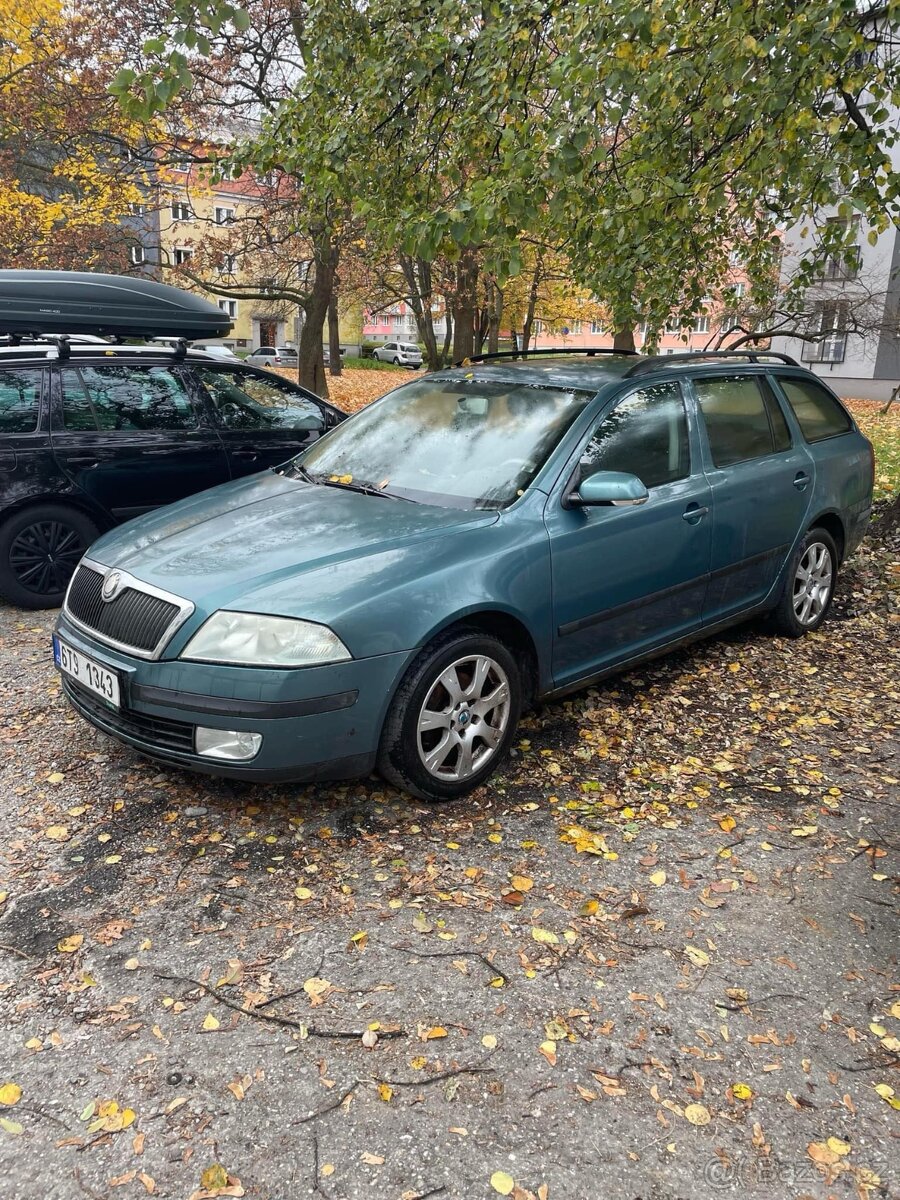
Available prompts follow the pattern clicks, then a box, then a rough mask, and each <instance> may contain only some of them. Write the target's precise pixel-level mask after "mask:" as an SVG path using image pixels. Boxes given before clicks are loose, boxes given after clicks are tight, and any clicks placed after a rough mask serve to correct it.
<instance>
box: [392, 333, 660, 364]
mask: <svg viewBox="0 0 900 1200" xmlns="http://www.w3.org/2000/svg"><path fill="white" fill-rule="evenodd" d="M394 341H397V339H396V338H395V339H394ZM535 354H584V355H585V356H586V357H587V358H593V357H594V355H595V354H627V355H629V356H631V357H635V356H637V350H613V349H612V347H610V346H577V347H574V346H541V347H539V348H537V349H534V350H499V351H496V352H495V353H494V354H469V355H468V356H467V357H466V358H463V359H460V361H459V362H458V363H454V364H453V365H454V366H455V367H467V366H469V365H470V364H471V363H482V362H495V361H496V360H497V359H498V358H531V357H532V356H533V355H535Z"/></svg>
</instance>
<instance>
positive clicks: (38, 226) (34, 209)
mask: <svg viewBox="0 0 900 1200" xmlns="http://www.w3.org/2000/svg"><path fill="white" fill-rule="evenodd" d="M0 28H2V30H3V37H2V38H0V128H2V129H3V150H4V153H3V154H2V156H0V260H2V261H3V263H4V265H7V266H16V267H36V268H41V267H46V268H53V267H78V266H82V267H102V266H117V265H121V266H124V265H125V262H126V261H127V260H126V257H125V256H126V254H127V245H126V242H125V239H123V237H122V231H121V228H120V226H119V220H120V218H121V217H122V216H123V215H124V214H125V213H126V212H127V211H128V208H129V206H130V205H131V204H133V203H136V202H138V201H139V200H140V198H141V192H140V189H139V187H138V183H139V181H140V174H139V169H138V167H137V166H136V164H135V163H133V162H129V160H128V158H127V156H125V155H123V154H122V153H121V151H120V150H119V148H118V147H117V145H116V144H117V143H119V145H134V144H136V143H137V141H138V140H139V134H140V132H141V131H140V130H139V129H138V128H137V127H136V126H135V125H134V124H133V123H131V122H129V121H127V120H126V119H125V118H124V117H123V116H122V115H121V113H120V112H119V110H118V108H117V105H116V104H115V101H114V99H113V97H111V96H109V95H108V93H107V91H106V84H107V81H108V78H109V77H110V75H111V73H113V71H114V69H115V67H116V66H117V65H118V64H115V63H113V62H112V61H111V60H110V58H109V52H108V49H107V47H106V46H105V45H104V44H103V40H102V37H101V35H100V32H99V30H98V29H97V28H96V27H95V28H93V29H92V28H91V26H90V23H89V20H88V19H87V16H86V14H80V13H79V12H78V11H77V10H76V11H75V12H70V11H69V10H65V11H64V9H63V6H62V5H61V4H60V3H59V2H58V0H0ZM98 147H109V150H108V152H107V153H105V154H103V156H102V157H101V152H100V151H98Z"/></svg>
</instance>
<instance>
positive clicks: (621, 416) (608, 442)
mask: <svg viewBox="0 0 900 1200" xmlns="http://www.w3.org/2000/svg"><path fill="white" fill-rule="evenodd" d="M690 458H691V456H690V448H689V443H688V429H687V418H686V417H685V412H684V400H683V399H682V395H681V388H680V387H679V385H678V384H677V383H660V384H657V385H656V386H654V387H646V388H642V389H641V390H640V391H639V392H633V393H632V394H631V395H630V396H628V397H627V399H625V400H623V401H622V402H621V403H620V404H619V405H618V406H617V407H616V408H615V409H614V410H613V411H612V412H611V413H610V414H609V416H608V417H605V418H604V420H603V421H602V422H601V423H600V425H599V426H598V427H597V430H596V432H595V433H594V436H593V437H592V438H591V440H590V441H589V442H588V444H587V446H586V447H585V449H584V453H583V454H582V456H581V479H582V480H585V479H587V478H588V476H590V475H593V474H594V472H595V471H627V472H628V473H629V474H631V475H637V477H638V478H639V479H640V481H641V482H642V483H643V485H644V487H646V488H648V489H649V488H653V487H659V485H660V484H663V483H674V481H675V480H676V479H685V478H686V477H687V476H688V475H689V474H690V471H691V466H690Z"/></svg>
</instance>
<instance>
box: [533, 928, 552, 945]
mask: <svg viewBox="0 0 900 1200" xmlns="http://www.w3.org/2000/svg"><path fill="white" fill-rule="evenodd" d="M531 936H532V937H533V938H534V940H535V941H536V942H540V943H541V945H542V946H556V945H558V944H559V938H558V937H557V936H556V934H555V933H553V931H552V930H550V929H541V928H539V927H538V926H537V925H532V927H531Z"/></svg>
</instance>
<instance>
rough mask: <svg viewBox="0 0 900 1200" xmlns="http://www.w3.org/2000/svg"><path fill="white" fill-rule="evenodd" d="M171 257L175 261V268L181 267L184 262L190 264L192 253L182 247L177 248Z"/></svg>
mask: <svg viewBox="0 0 900 1200" xmlns="http://www.w3.org/2000/svg"><path fill="white" fill-rule="evenodd" d="M173 257H174V259H175V266H176V267H183V266H184V264H185V263H186V262H190V260H191V259H192V258H193V257H194V252H193V250H188V249H186V248H184V247H182V246H178V247H176V249H175V253H174V255H173Z"/></svg>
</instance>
